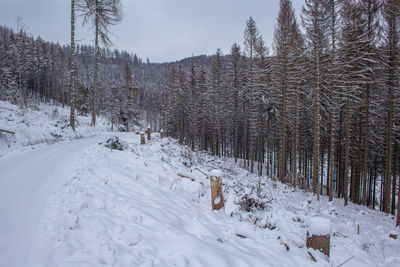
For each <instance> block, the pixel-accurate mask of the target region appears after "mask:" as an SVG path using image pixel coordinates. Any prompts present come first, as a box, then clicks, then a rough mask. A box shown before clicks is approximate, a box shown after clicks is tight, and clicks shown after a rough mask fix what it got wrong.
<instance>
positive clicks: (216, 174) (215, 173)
mask: <svg viewBox="0 0 400 267" xmlns="http://www.w3.org/2000/svg"><path fill="white" fill-rule="evenodd" d="M223 175H224V172H223V171H221V170H212V171H210V176H214V177H222V176H223Z"/></svg>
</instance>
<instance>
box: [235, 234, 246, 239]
mask: <svg viewBox="0 0 400 267" xmlns="http://www.w3.org/2000/svg"><path fill="white" fill-rule="evenodd" d="M236 235H237V236H238V237H241V238H247V236H245V235H242V234H236Z"/></svg>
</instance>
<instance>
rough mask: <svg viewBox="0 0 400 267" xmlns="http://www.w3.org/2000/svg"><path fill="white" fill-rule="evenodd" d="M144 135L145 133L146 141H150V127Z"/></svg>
mask: <svg viewBox="0 0 400 267" xmlns="http://www.w3.org/2000/svg"><path fill="white" fill-rule="evenodd" d="M146 133H147V140H151V131H150V127H149V128H147V130H146Z"/></svg>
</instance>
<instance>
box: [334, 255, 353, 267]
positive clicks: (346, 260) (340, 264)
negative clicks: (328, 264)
mask: <svg viewBox="0 0 400 267" xmlns="http://www.w3.org/2000/svg"><path fill="white" fill-rule="evenodd" d="M353 257H354V256H351V257H350V259H348V260H346V261H345V262H343V263H342V264H339V265H338V266H337V267H340V266H342V265H343V264H345V263H346V262H349V261H350V260H351V259H352V258H353Z"/></svg>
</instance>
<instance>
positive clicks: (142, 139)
mask: <svg viewBox="0 0 400 267" xmlns="http://www.w3.org/2000/svg"><path fill="white" fill-rule="evenodd" d="M140 144H141V145H144V144H146V139H145V138H144V133H140Z"/></svg>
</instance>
